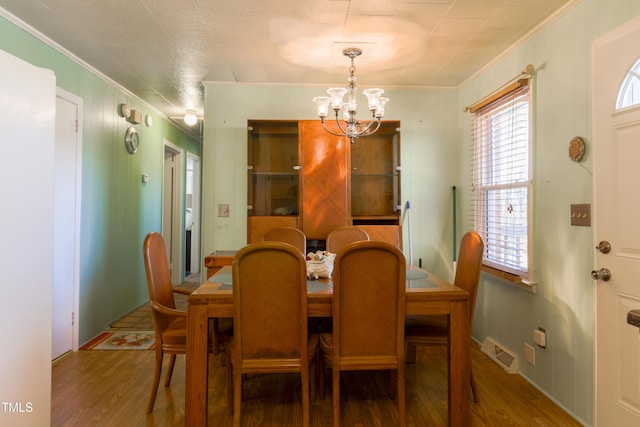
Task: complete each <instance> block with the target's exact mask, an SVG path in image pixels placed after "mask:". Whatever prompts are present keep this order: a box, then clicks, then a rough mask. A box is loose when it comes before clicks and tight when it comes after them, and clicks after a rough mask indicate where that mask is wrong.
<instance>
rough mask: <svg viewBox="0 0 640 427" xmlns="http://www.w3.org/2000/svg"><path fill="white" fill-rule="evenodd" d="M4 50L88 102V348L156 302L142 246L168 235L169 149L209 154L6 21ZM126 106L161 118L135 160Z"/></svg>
mask: <svg viewBox="0 0 640 427" xmlns="http://www.w3.org/2000/svg"><path fill="white" fill-rule="evenodd" d="M0 49H2V50H5V51H7V52H9V53H11V54H12V55H15V56H17V57H20V58H22V59H24V60H25V61H27V62H30V63H32V64H34V65H36V66H39V67H44V68H48V69H51V70H53V71H54V73H55V75H56V79H57V86H58V87H60V88H62V89H64V90H66V91H68V92H71V93H73V94H74V95H76V96H78V97H80V98H82V99H83V103H84V111H83V116H84V122H83V128H82V207H81V235H80V295H79V302H80V313H79V316H78V318H79V322H80V331H79V342H80V344H82V343H84V342H86V341H88V340H89V339H91V338H92V337H94V336H95V335H97V334H98V333H100V332H102V331H104V330H105V329H106V328H108V327H109V325H110V323H111V322H113V321H115V320H117V319H118V318H120V317H122V316H124V315H125V314H127V313H129V312H130V311H132V310H133V309H135V308H137V307H139V306H140V305H142V304H144V303H145V302H146V301H148V299H149V298H148V293H147V288H146V277H145V271H144V264H143V260H142V241H143V239H144V236H145V235H146V234H147V233H148V232H150V231H153V230H157V231H160V230H161V227H162V222H161V219H162V172H163V161H164V160H163V158H164V155H163V152H164V148H163V142H164V141H169V142H171V143H173V144H175V145H177V146H180V147H181V148H183V149H185V151H189V152H191V153H194V154H196V155H200V154H201V152H200V151H201V150H200V145H199V143H198V141H195V140H193V139H192V138H190V137H189V136H187V135H186V134H184V133H183V132H182V131H180V130H179V129H178V128H176V127H175V126H173V125H172V124H170V122H169V121H168V120H166V119H165V118H164V117H162V116H161V115H160V114H159V113H158V112H157V111H156V110H154V109H152V108H151V107H149V106H148V105H147V104H145V103H144V102H142V101H141V100H140V99H138V98H136V97H134V96H132V95H131V94H129V93H128V92H127V91H125V90H123V89H122V88H119V87H117V86H116V85H115V84H113V83H110V82H109V81H108V80H107V79H104V78H102V77H101V76H100V75H98V74H97V73H94V72H92V71H91V70H90V69H88V68H85V67H83V66H82V65H80V64H79V63H78V62H77V61H74V60H72V59H70V58H69V57H67V56H65V55H64V54H62V53H60V52H59V51H58V50H56V49H54V48H52V47H50V46H49V45H47V44H45V43H44V42H42V41H41V40H39V39H38V38H36V37H34V36H33V35H31V34H29V33H28V32H27V31H26V30H23V29H21V28H19V27H18V26H16V25H14V24H13V23H11V22H10V21H8V20H7V19H5V18H3V17H0ZM121 103H127V104H129V105H130V106H131V107H132V108H133V109H135V110H139V111H141V112H142V115H143V117H144V115H146V114H149V115H151V117H152V118H153V126H152V127H146V126H145V125H144V124H142V125H136V128H137V130H138V133H139V134H140V137H141V144H140V148H139V150H138V152H137V153H136V154H135V155H130V154H129V153H128V152H127V151H126V149H125V146H124V134H125V130H126V128H127V127H128V126H129V124H128V123H127V122H126V121H125V120H124V119H123V118H122V117H119V116H118V114H117V111H118V110H117V109H118V105H119V104H121ZM25 154H27V155H29V154H32V153H25ZM27 158H28V157H26V156H25V160H26V159H27ZM185 158H186V156H185ZM26 167H28V165H26V164H25V168H26ZM185 169H186V168H185ZM35 172H36V173H37V171H35ZM143 173H146V174H148V175H149V177H150V181H149V182H148V183H147V184H143V183H142V182H141V176H142V174H143ZM43 179H51V177H43ZM36 220H37V218H36ZM30 256H33V254H30ZM34 261H37V256H34ZM34 268H37V262H34ZM25 274H28V272H25Z"/></svg>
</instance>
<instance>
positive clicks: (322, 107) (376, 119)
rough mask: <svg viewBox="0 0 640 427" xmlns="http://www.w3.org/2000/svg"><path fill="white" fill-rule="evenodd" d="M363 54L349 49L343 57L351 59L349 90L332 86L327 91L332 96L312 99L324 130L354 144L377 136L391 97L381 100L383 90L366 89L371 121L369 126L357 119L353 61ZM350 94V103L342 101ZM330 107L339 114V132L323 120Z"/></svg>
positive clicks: (343, 52)
mask: <svg viewBox="0 0 640 427" xmlns="http://www.w3.org/2000/svg"><path fill="white" fill-rule="evenodd" d="M361 53H362V49H358V48H355V47H350V48H347V49H345V50H343V51H342V54H343V55H344V56H348V57H349V58H351V67H349V79H348V81H349V84H348V85H347V87H332V88H330V89H327V93H328V94H329V96H316V97H315V98H313V100H314V101H315V103H316V104H317V105H318V117H320V120H321V122H322V127H323V128H324V130H326V131H327V132H329V133H330V134H332V135H335V136H346V137H348V138H349V140H350V141H351V143H352V144H353V143H354V142H355V140H356V138H358V137H360V136H369V135H372V134H374V133H375V132H376V131H377V130H378V129H379V128H380V124H381V122H382V117H383V116H384V106H385V104H386V103H387V102H389V98H384V97H382V94H383V93H384V90H382V89H378V88H371V89H366V90H364V91H363V92H362V93H364V94H365V95H366V97H367V104H368V107H369V111H371V119H370V120H369V123H368V124H366V125H365V124H364V123H362V122H360V121H359V120H358V119H356V114H358V104H357V103H356V92H357V90H358V88H357V86H356V76H355V75H354V74H355V72H356V66H355V65H354V59H355V58H356V57H357V56H359V55H360V54H361ZM346 93H349V95H348V99H347V102H344V100H343V98H344V95H345V94H346ZM329 104H331V108H332V109H333V111H334V112H335V114H336V123H337V124H338V129H340V133H338V132H334V131H332V130H330V129H329V128H327V126H326V124H325V122H324V119H325V118H326V117H327V116H328V115H329ZM341 110H342V120H340V115H339V114H340V111H341Z"/></svg>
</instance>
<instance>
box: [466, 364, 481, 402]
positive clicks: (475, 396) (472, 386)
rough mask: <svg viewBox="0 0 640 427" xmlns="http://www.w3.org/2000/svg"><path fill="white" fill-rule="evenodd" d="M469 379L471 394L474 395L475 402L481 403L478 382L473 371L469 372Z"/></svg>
mask: <svg viewBox="0 0 640 427" xmlns="http://www.w3.org/2000/svg"><path fill="white" fill-rule="evenodd" d="M469 378H470V379H471V394H473V401H474V402H476V403H477V402H480V398H479V397H478V392H477V390H478V388H477V387H476V380H475V379H474V378H473V369H471V371H470V372H469Z"/></svg>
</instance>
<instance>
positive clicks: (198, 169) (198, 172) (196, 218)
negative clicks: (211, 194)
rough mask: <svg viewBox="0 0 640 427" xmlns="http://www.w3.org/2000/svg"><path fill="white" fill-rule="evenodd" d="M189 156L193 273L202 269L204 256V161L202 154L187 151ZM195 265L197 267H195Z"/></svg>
mask: <svg viewBox="0 0 640 427" xmlns="http://www.w3.org/2000/svg"><path fill="white" fill-rule="evenodd" d="M187 158H188V159H191V160H192V161H193V193H192V199H191V221H192V224H191V265H190V266H189V267H190V271H191V274H194V273H200V272H201V271H202V262H203V261H202V259H203V258H202V257H201V256H200V252H201V250H200V248H201V247H202V245H201V243H200V242H201V232H200V230H201V229H200V212H201V209H202V208H201V200H202V199H201V197H202V196H201V192H202V190H201V188H202V184H201V182H202V163H201V162H202V161H201V159H200V156H198V155H196V154H193V153H191V152H187ZM194 267H195V268H194Z"/></svg>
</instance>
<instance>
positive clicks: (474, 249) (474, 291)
mask: <svg viewBox="0 0 640 427" xmlns="http://www.w3.org/2000/svg"><path fill="white" fill-rule="evenodd" d="M483 252H484V242H483V241H482V237H480V235H479V234H478V233H477V232H475V231H469V232H468V233H466V234H465V235H464V236H463V237H462V241H461V242H460V251H459V255H458V264H457V270H456V275H455V279H454V285H456V286H457V287H459V288H462V289H464V290H466V291H467V292H468V293H469V330H471V325H472V323H473V315H474V311H475V306H476V296H477V295H478V283H479V282H480V270H481V267H482V255H483ZM405 337H406V340H407V344H408V348H407V361H408V362H415V356H416V346H421V345H447V344H448V342H449V319H448V317H447V316H444V315H424V316H407V317H406V319H405ZM470 380H471V393H472V394H473V399H474V401H476V402H479V398H478V393H477V387H476V384H475V380H474V378H473V370H471V372H470Z"/></svg>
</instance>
